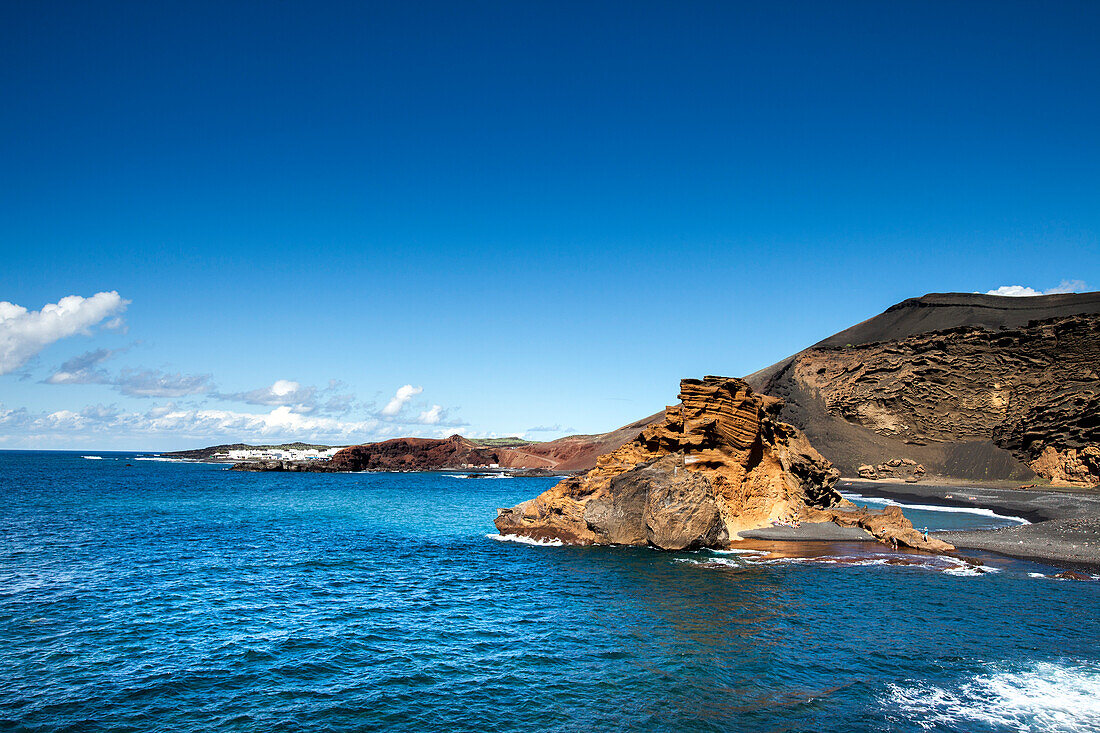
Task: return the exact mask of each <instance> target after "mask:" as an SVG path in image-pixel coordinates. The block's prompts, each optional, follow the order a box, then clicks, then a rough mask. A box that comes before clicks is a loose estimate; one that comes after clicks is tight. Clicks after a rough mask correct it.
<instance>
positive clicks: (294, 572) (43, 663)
mask: <svg viewBox="0 0 1100 733" xmlns="http://www.w3.org/2000/svg"><path fill="white" fill-rule="evenodd" d="M98 455H100V456H102V460H89V459H84V458H81V456H80V455H79V454H58V453H53V454H47V453H14V452H8V453H0V729H3V730H42V731H46V730H51V731H52V730H81V731H96V730H133V731H209V730H224V731H272V730H287V731H299V730H332V731H370V730H407V731H434V730H479V731H481V730H490V731H534V730H537V731H605V730H637V731H712V730H713V731H785V730H812V731H853V730H857V731H858V730H867V731H879V730H887V731H917V730H965V731H1031V730H1034V731H1062V730H1064V731H1076V730H1081V731H1084V730H1098V729H1100V702H1098V701H1100V647H1098V644H1097V641H1098V639H1100V582H1083V581H1062V580H1055V579H1053V578H1052V577H1050V576H1051V574H1052V573H1053V572H1056V571H1055V570H1053V569H1051V568H1049V567H1045V566H1041V565H1035V564H1029V563H1022V562H1016V561H1008V560H1004V559H1001V558H997V557H994V556H990V555H983V556H981V557H980V558H979V563H980V564H981V565H983V566H984V572H970V571H969V570H968V569H967V568H962V569H961V570H962V572H960V568H958V567H955V566H951V565H942V564H941V565H937V564H936V563H935V562H916V563H915V564H903V565H895V564H891V563H890V562H889V561H890V560H891V558H890V556H889V555H888V554H883V553H882V546H880V545H878V546H870V547H862V546H857V545H854V544H853V545H841V544H838V545H823V546H821V547H819V548H818V550H817V551H816V553H813V554H815V555H816V556H815V557H810V558H788V559H784V558H782V557H780V558H774V557H773V558H772V559H767V556H764V555H762V554H759V553H711V552H697V553H663V552H657V551H652V550H645V549H635V548H629V549H628V548H576V547H540V546H531V545H525V544H519V543H515V542H505V541H499V540H498V539H494V538H492V537H491V536H490V535H492V533H493V532H494V529H493V526H492V519H493V517H494V516H495V510H496V508H497V507H499V506H510V505H513V504H515V503H517V502H519V501H521V500H524V499H527V498H530V497H531V496H534V495H535V494H536V493H538V492H539V491H541V490H543V489H544V488H546V487H548V486H550V485H551V484H552V483H553V482H552V481H549V480H542V479H511V480H501V479H459V478H455V477H452V476H445V475H437V474H349V475H331V474H329V475H326V474H312V475H311V474H248V473H232V472H229V471H226V470H224V467H221V466H212V465H203V464H179V463H163V462H156V461H141V460H135V457H134V456H133V455H122V454H110V453H101V454H98ZM929 516H932V517H933V521H934V514H927V513H926V514H924V515H922V519H923V521H925V522H928V521H929V520H928V517H929ZM987 519H988V518H979V520H980V521H987ZM951 521H952V522H953V523H956V524H957V522H958V521H960V520H959V518H958V517H957V516H955V517H952V518H951ZM933 528H934V527H933ZM906 559H907V560H912V558H911V557H908V558H906Z"/></svg>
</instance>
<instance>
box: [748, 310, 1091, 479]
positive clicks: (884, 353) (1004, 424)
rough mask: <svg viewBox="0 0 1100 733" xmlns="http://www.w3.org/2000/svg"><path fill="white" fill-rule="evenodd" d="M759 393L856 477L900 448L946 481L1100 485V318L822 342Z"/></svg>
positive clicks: (785, 367)
mask: <svg viewBox="0 0 1100 733" xmlns="http://www.w3.org/2000/svg"><path fill="white" fill-rule="evenodd" d="M762 388H763V391H765V392H767V393H769V394H776V395H778V396H782V397H783V398H784V399H785V400H786V407H785V409H784V412H783V417H784V419H788V420H790V421H792V422H794V423H796V424H799V425H800V426H802V427H803V428H804V429H805V430H806V431H807V434H808V435H809V436H810V439H811V440H813V441H814V444H815V446H817V447H819V448H820V449H821V450H822V452H823V453H825V454H826V455H828V456H829V457H830V458H831V459H833V460H834V461H836V462H837V463H838V464H839V466H840V468H841V470H843V471H845V472H846V473H848V472H851V473H849V475H853V474H855V473H856V472H858V473H859V474H860V475H864V474H866V473H870V472H871V470H870V469H874V471H875V472H876V473H878V474H879V476H880V477H881V476H885V475H887V474H886V473H884V472H882V471H881V470H880V469H881V467H882V463H879V462H880V461H882V462H883V463H892V462H893V460H896V458H894V457H896V456H898V455H899V454H900V455H901V456H906V457H907V458H908V459H909V460H911V461H913V464H914V465H915V464H916V463H918V462H919V463H921V464H923V465H924V466H925V467H927V468H928V469H929V470H930V471H931V472H934V473H937V474H940V475H946V476H960V477H965V478H975V479H982V478H991V479H997V478H1009V479H1027V478H1030V477H1032V476H1034V475H1038V476H1041V477H1043V478H1046V479H1049V480H1050V481H1051V483H1053V484H1055V485H1065V486H1080V487H1086V486H1093V485H1096V484H1100V316H1098V315H1096V314H1080V315H1073V316H1065V317H1059V318H1052V319H1046V320H1038V321H1031V322H1029V323H1027V324H1024V325H1019V326H1016V327H1013V328H1006V329H1003V330H997V331H993V330H988V329H987V328H984V327H979V326H973V327H970V326H966V327H959V328H952V329H948V330H944V331H936V332H932V333H925V334H920V335H915V336H910V337H908V338H904V339H900V340H897V341H889V342H872V343H865V344H859V345H855V346H853V345H850V344H848V345H845V346H839V347H837V346H826V347H815V348H811V349H807V350H806V351H804V352H801V353H800V354H798V355H796V356H795V357H793V358H792V359H791V360H790V361H789V362H788V363H786V364H785V365H783V366H782V368H781V369H779V370H778V371H777V372H775V373H774V374H773V375H772V376H771V377H770V378H769V379H768V380H767V381H766V383H765V384H763V385H762ZM884 454H885V456H884ZM891 454H892V456H891ZM886 457H889V458H888V459H887V460H884V458H886ZM891 459H893V460H891ZM876 463H879V465H878V466H876V465H875V464H876ZM868 467H869V468H868ZM888 468H889V466H888ZM903 473H904V469H903ZM914 473H915V472H914ZM901 477H902V478H907V477H908V476H901Z"/></svg>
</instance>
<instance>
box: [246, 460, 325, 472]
mask: <svg viewBox="0 0 1100 733" xmlns="http://www.w3.org/2000/svg"><path fill="white" fill-rule="evenodd" d="M229 470H230V471H252V472H257V473H262V472H267V471H292V472H309V473H332V472H335V471H338V470H340V469H338V468H335V467H333V466H331V465H329V462H328V461H242V462H241V463H234V464H233V465H232V466H230V467H229Z"/></svg>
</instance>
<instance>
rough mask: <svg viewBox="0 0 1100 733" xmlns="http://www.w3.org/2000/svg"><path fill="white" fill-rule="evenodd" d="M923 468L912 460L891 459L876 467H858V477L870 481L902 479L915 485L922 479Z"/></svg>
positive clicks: (864, 465)
mask: <svg viewBox="0 0 1100 733" xmlns="http://www.w3.org/2000/svg"><path fill="white" fill-rule="evenodd" d="M924 473H925V470H924V466H923V465H922V464H920V463H917V462H916V461H914V460H913V459H912V458H893V459H891V460H889V461H884V462H883V463H880V464H878V465H877V466H871V465H868V464H863V465H862V466H860V467H859V472H858V474H859V477H860V478H865V479H871V480H872V481H874V480H878V479H886V478H896V479H902V480H903V481H908V482H909V483H916V482H917V481H920V480H921V479H922V478H924Z"/></svg>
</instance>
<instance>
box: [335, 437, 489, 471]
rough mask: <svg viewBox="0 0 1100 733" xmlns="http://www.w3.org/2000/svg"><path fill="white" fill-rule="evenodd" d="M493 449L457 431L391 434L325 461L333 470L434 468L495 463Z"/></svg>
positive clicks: (410, 469)
mask: <svg viewBox="0 0 1100 733" xmlns="http://www.w3.org/2000/svg"><path fill="white" fill-rule="evenodd" d="M499 461H500V459H499V456H498V453H497V451H496V450H495V449H487V448H482V447H479V446H478V445H476V444H475V443H474V442H472V441H470V440H468V439H466V438H463V437H462V436H461V435H452V436H451V437H449V438H446V439H443V440H438V439H433V438H394V439H393V440H384V441H382V442H380V443H366V444H364V445H354V446H351V447H350V448H344V449H343V450H340V451H338V452H337V453H336V455H334V456H333V457H332V460H330V461H329V463H330V464H331V466H332V467H333V470H336V471H437V470H440V469H444V468H468V467H472V466H473V467H476V466H493V465H497V464H499Z"/></svg>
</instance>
